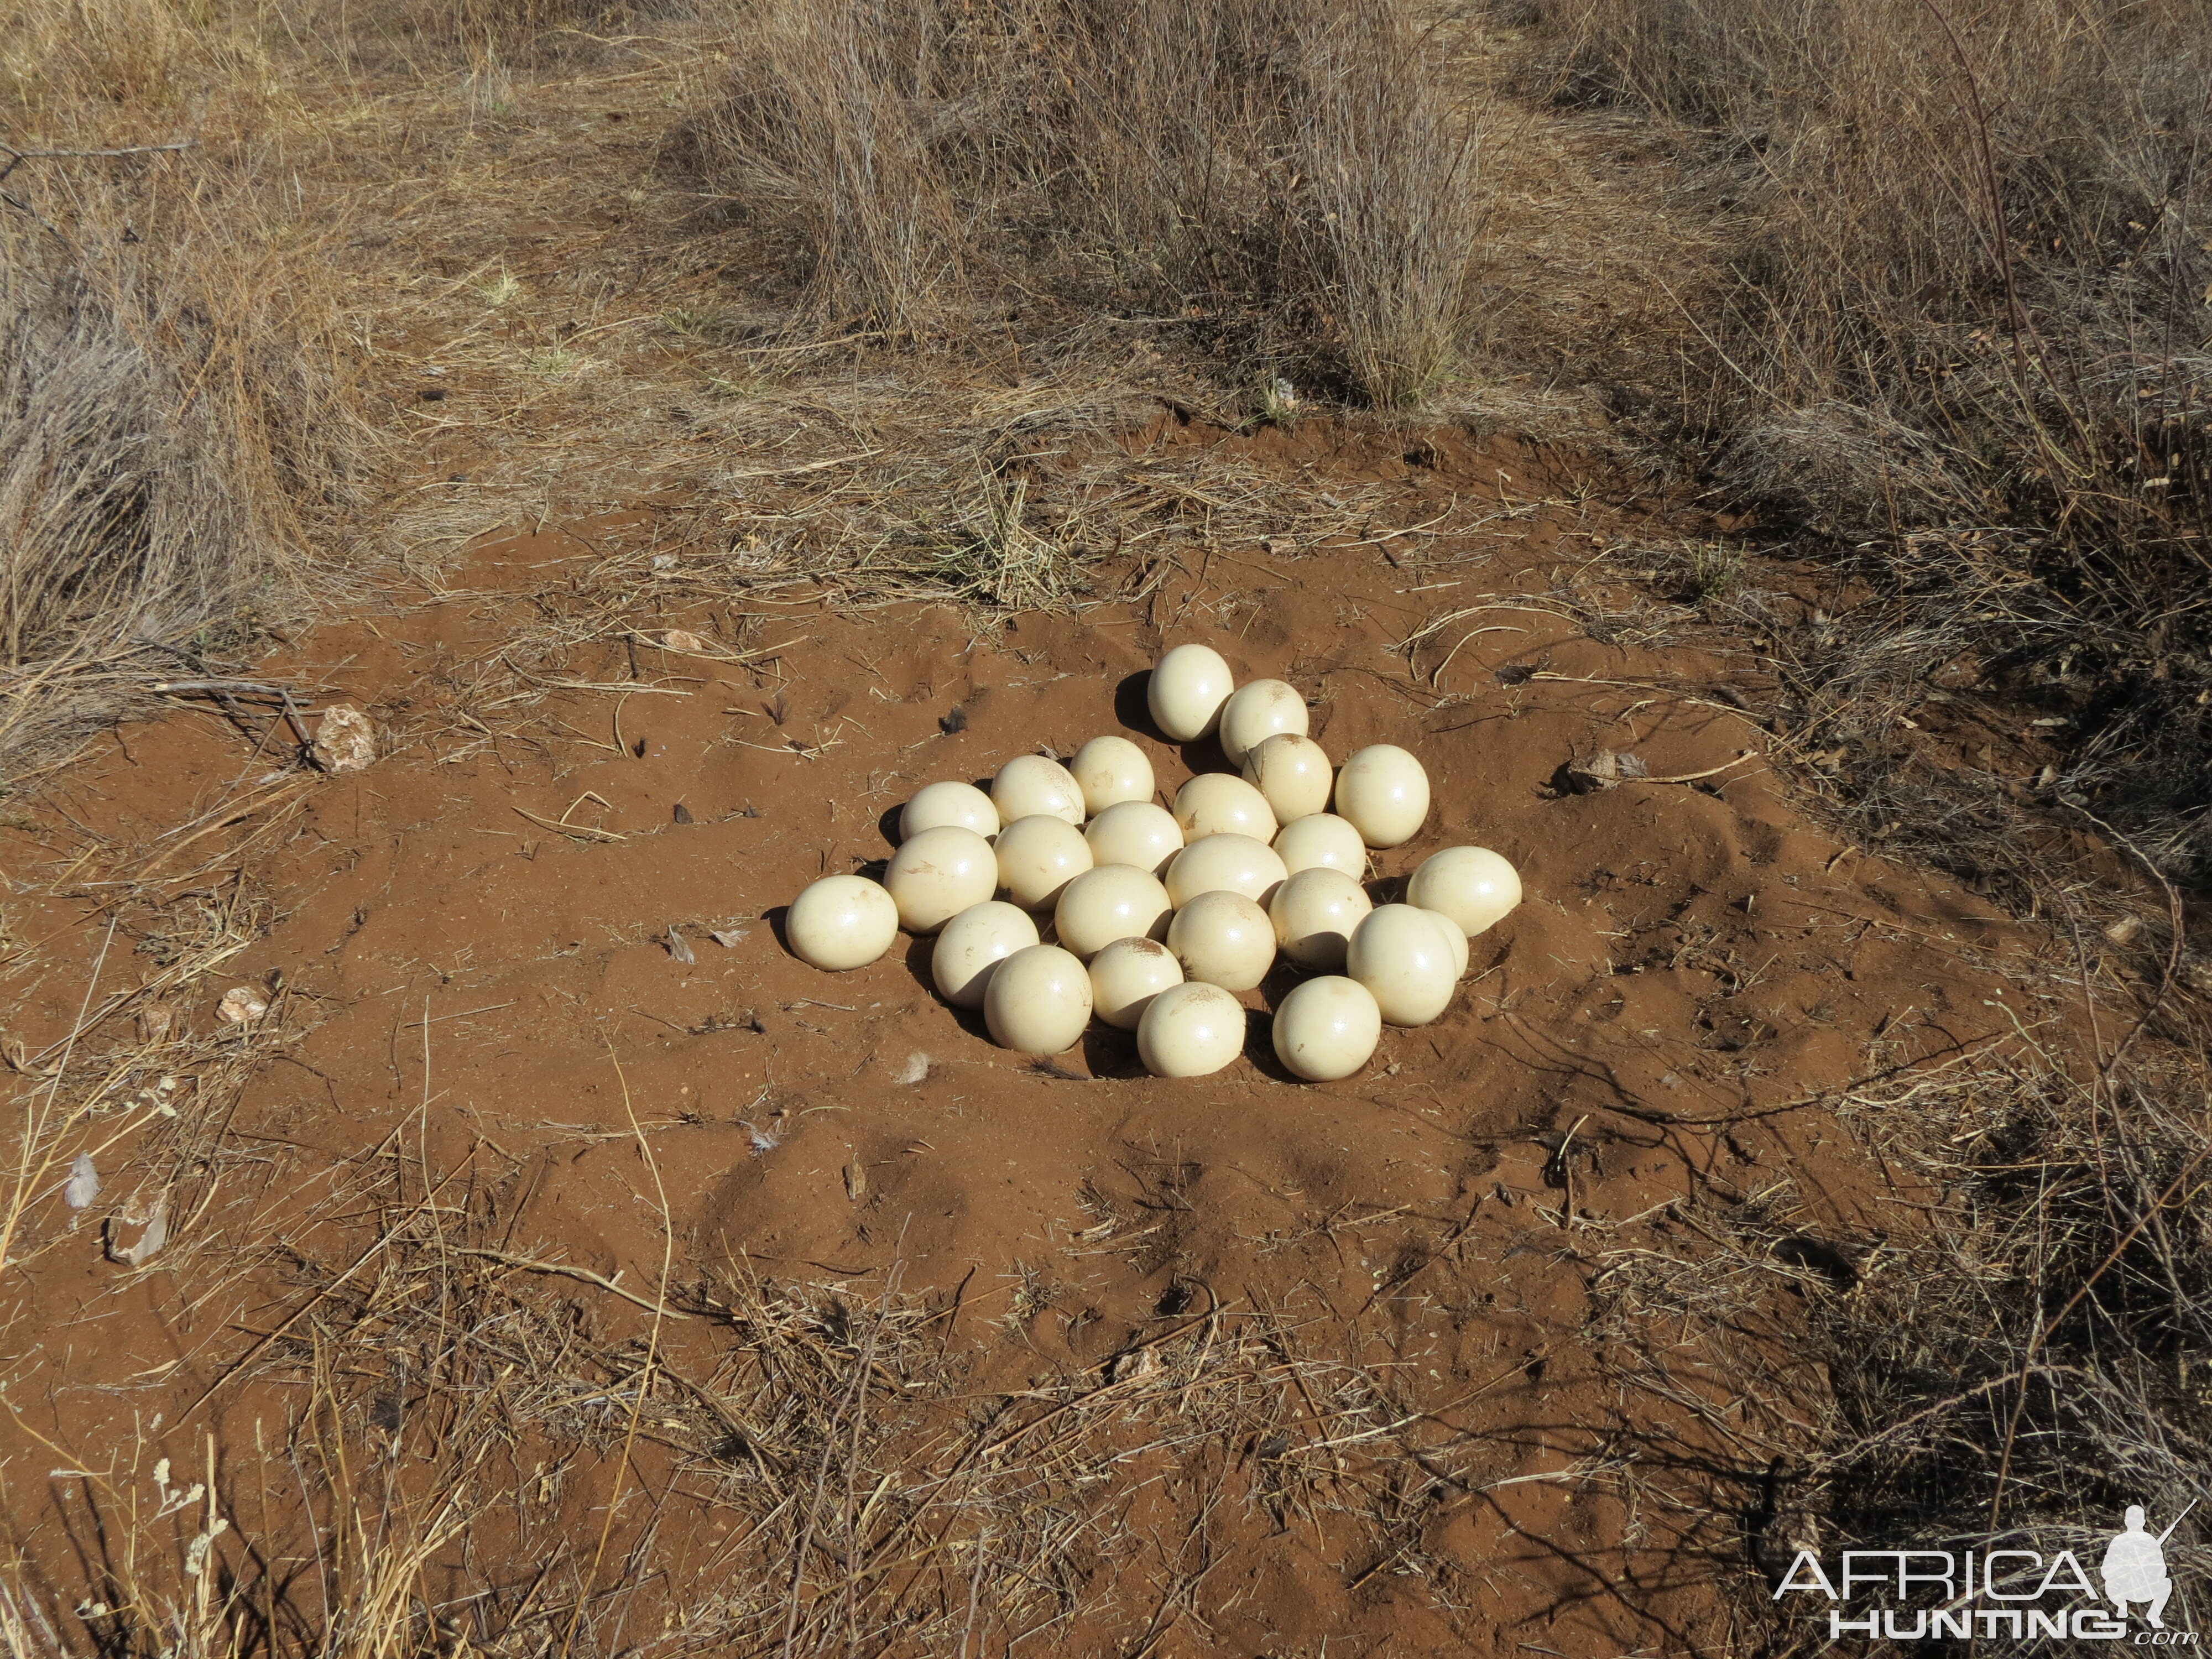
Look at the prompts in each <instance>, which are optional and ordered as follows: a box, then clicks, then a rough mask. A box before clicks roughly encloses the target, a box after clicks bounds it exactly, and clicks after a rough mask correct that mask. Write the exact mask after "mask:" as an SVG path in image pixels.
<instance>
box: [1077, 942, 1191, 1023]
mask: <svg viewBox="0 0 2212 1659" xmlns="http://www.w3.org/2000/svg"><path fill="white" fill-rule="evenodd" d="M1180 984H1182V963H1179V962H1177V961H1176V959H1175V952H1174V951H1170V950H1169V949H1168V947H1167V946H1166V945H1163V944H1161V943H1160V942H1159V941H1158V939H1115V941H1114V942H1113V943H1112V944H1111V945H1108V946H1107V947H1106V948H1105V949H1104V950H1103V951H1100V952H1099V953H1098V954H1097V956H1095V957H1091V1006H1092V1007H1093V1009H1094V1010H1095V1011H1096V1012H1097V1015H1098V1018H1101V1019H1103V1020H1104V1021H1105V1022H1106V1023H1107V1024H1109V1025H1111V1026H1112V1027H1114V1029H1115V1030H1117V1031H1133V1030H1136V1029H1137V1022H1138V1021H1139V1020H1140V1019H1142V1018H1144V1015H1145V1006H1146V1004H1147V1003H1149V1002H1150V1001H1152V999H1153V998H1154V997H1156V996H1158V994H1160V993H1161V992H1163V991H1164V990H1166V989H1167V988H1168V987H1170V985H1180Z"/></svg>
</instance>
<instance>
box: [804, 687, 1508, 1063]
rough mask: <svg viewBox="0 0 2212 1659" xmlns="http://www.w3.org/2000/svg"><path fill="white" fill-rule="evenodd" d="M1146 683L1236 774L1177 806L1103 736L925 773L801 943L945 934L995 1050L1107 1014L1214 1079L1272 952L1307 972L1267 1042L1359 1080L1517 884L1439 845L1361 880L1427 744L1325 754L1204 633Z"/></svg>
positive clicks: (1056, 1048) (1490, 860)
mask: <svg viewBox="0 0 2212 1659" xmlns="http://www.w3.org/2000/svg"><path fill="white" fill-rule="evenodd" d="M1146 703H1147V706H1148V708H1149V710H1150V712H1151V714H1152V720H1153V723H1154V724H1155V725H1156V726H1158V729H1159V730H1160V732H1164V734H1165V735H1166V736H1167V737H1168V738H1170V739H1172V740H1173V741H1176V742H1177V743H1193V742H1196V741H1198V740H1200V739H1201V738H1207V737H1214V738H1218V743H1219V744H1220V749H1221V752H1222V755H1223V756H1224V757H1225V758H1226V759H1227V760H1228V762H1229V763H1230V765H1231V767H1233V768H1236V769H1237V771H1235V772H1231V773H1224V772H1202V773H1200V774H1198V775H1195V776H1194V777H1192V778H1191V779H1190V780H1189V781H1188V782H1186V783H1184V784H1183V785H1182V787H1180V788H1178V789H1177V790H1176V793H1175V796H1174V800H1173V803H1172V806H1171V807H1168V806H1163V805H1160V804H1159V800H1158V779H1157V777H1156V775H1155V774H1154V771H1153V768H1152V760H1151V757H1149V756H1148V755H1147V754H1146V751H1145V750H1143V749H1141V748H1139V746H1138V745H1137V744H1134V743H1132V742H1130V741H1129V740H1128V739H1127V738H1122V737H1117V736H1110V735H1109V736H1102V737H1097V738H1091V740H1090V741H1089V742H1087V743H1085V744H1084V745H1083V747H1082V748H1081V749H1080V750H1078V751H1077V752H1076V754H1075V757H1073V760H1071V761H1070V762H1068V763H1066V765H1062V764H1061V763H1060V762H1058V761H1056V760H1054V759H1052V758H1050V757H1048V756H1047V755H1044V754H1033V755H1018V756H1015V757H1013V758H1012V759H1011V760H1009V761H1007V762H1006V763H1005V764H1004V765H1003V766H1001V767H1000V769H999V771H998V774H997V775H996V776H994V777H993V778H992V779H991V780H990V781H989V785H988V787H987V789H985V788H981V787H977V786H976V785H975V784H973V783H968V782H960V781H939V782H934V783H929V784H926V785H924V786H923V787H921V789H919V790H917V791H916V792H915V794H914V797H913V799H910V800H908V802H907V803H906V805H905V806H904V807H903V808H902V810H901V811H900V813H899V819H898V829H899V846H898V848H897V849H896V851H895V852H894V853H893V854H892V855H891V857H890V860H889V861H888V862H887V863H886V865H885V866H884V875H883V879H882V880H881V882H879V883H878V882H873V881H869V880H867V879H866V878H862V877H860V876H828V877H824V878H823V879H821V880H819V881H817V882H814V883H813V884H811V885H809V886H808V887H807V888H806V889H805V891H803V892H802V893H800V894H799V896H798V898H796V899H795V900H793V902H792V905H791V908H790V910H789V912H788V913H787V921H786V926H785V934H786V938H787V941H788V942H789V944H790V946H791V949H792V951H793V953H794V954H796V955H797V956H799V957H800V958H801V959H802V960H804V961H805V962H807V963H811V964H812V965H813V966H815V967H817V968H821V969H827V970H829V971H833V972H835V971H842V970H844V969H852V968H858V967H863V966H865V965H866V964H867V963H872V962H874V961H876V960H877V959H878V958H879V957H881V956H882V955H883V954H884V951H888V950H889V949H890V945H891V943H892V941H893V939H895V938H896V934H897V933H898V931H899V929H901V928H904V929H905V930H906V931H907V932H908V933H912V934H915V935H917V936H927V935H930V934H935V935H936V939H935V942H934V945H933V949H932V952H931V957H930V973H931V977H932V979H933V981H935V983H936V987H937V989H938V992H939V994H940V995H942V996H943V997H944V998H945V1000H946V1001H947V1002H948V1003H951V1005H952V1006H955V1007H958V1008H966V1009H980V1010H981V1012H982V1013H983V1016H984V1021H985V1024H987V1026H988V1028H989V1030H990V1032H991V1036H992V1037H993V1039H994V1041H996V1042H999V1043H1000V1044H1001V1045H1002V1046H1003V1047H1006V1048H1012V1049H1014V1050H1016V1051H1018V1052H1021V1053H1024V1054H1058V1053H1060V1052H1062V1051H1063V1050H1065V1049H1066V1048H1071V1047H1073V1045H1074V1044H1075V1043H1076V1042H1078V1041H1079V1040H1080V1039H1081V1037H1082V1035H1083V1032H1084V1030H1085V1027H1086V1026H1087V1025H1088V1024H1089V1023H1090V1021H1091V1018H1093V1017H1094V1016H1095V1017H1096V1018H1097V1019H1099V1020H1100V1021H1101V1022H1102V1023H1103V1024H1107V1025H1109V1026H1112V1027H1115V1028H1116V1029H1119V1030H1125V1031H1132V1032H1134V1033H1135V1035H1136V1039H1137V1048H1138V1053H1139V1057H1140V1058H1141V1059H1142V1060H1143V1061H1144V1064H1145V1066H1146V1069H1147V1070H1149V1071H1151V1072H1152V1073H1154V1074H1155V1075H1158V1076H1161V1077H1200V1076H1205V1075H1207V1074H1209V1073H1213V1072H1217V1071H1218V1070H1220V1069H1221V1068H1222V1067H1223V1066H1227V1065H1228V1064H1230V1062H1231V1061H1232V1060H1235V1059H1236V1058H1237V1056H1238V1055H1239V1054H1242V1053H1243V1049H1244V1044H1245V1040H1246V1027H1247V1023H1248V1018H1247V1013H1246V1011H1245V1008H1244V1006H1243V1003H1242V1002H1241V1001H1239V1000H1238V999H1237V993H1239V992H1243V991H1246V990H1249V989H1252V988H1254V987H1256V986H1258V985H1259V984H1260V982H1261V981H1262V980H1263V979H1264V978H1266V976H1267V974H1268V973H1269V972H1270V971H1272V970H1273V967H1274V964H1275V962H1276V959H1277V957H1278V956H1281V957H1284V958H1285V959H1287V961H1288V962H1289V963H1291V965H1292V966H1293V967H1294V968H1296V969H1298V970H1300V971H1301V972H1303V973H1304V974H1306V975H1311V977H1307V978H1304V979H1301V980H1300V981H1299V982H1298V983H1297V984H1296V985H1294V986H1292V987H1291V988H1290V989H1289V991H1288V992H1286V993H1285V995H1284V996H1283V997H1282V999H1281V1000H1280V1002H1279V1004H1278V1006H1277V1007H1276V1010H1275V1015H1274V1019H1273V1031H1272V1041H1273V1047H1274V1050H1275V1054H1276V1056H1277V1058H1278V1059H1279V1060H1281V1062H1282V1063H1283V1065H1284V1066H1286V1067H1287V1068H1288V1069H1289V1070H1290V1071H1291V1072H1292V1073H1295V1074H1297V1076H1298V1077H1300V1078H1304V1079H1308V1080H1310V1081H1316V1082H1325V1081H1329V1080H1332V1079H1338V1078H1344V1077H1349V1076H1351V1075H1352V1073H1355V1072H1357V1071H1358V1069H1359V1068H1360V1067H1361V1066H1364V1065H1365V1064H1366V1063H1367V1061H1368V1060H1369V1059H1370V1057H1371V1056H1372V1054H1373V1053H1374V1051H1375V1048H1376V1043H1377V1042H1378V1041H1379V1040H1380V1037H1381V1034H1382V1029H1383V1026H1384V1025H1385V1024H1391V1025H1400V1026H1411V1025H1421V1024H1427V1023H1428V1022H1429V1021H1430V1020H1432V1019H1434V1018H1437V1016H1438V1015H1439V1014H1441V1013H1442V1012H1443V1010H1444V1009H1445V1008H1446V1007H1447V1006H1449V1003H1450V1000H1451V998H1452V994H1453V992H1454V989H1455V986H1456V984H1457V982H1458V981H1459V979H1460V978H1461V977H1462V975H1464V974H1465V973H1466V971H1467V965H1468V940H1469V939H1472V938H1473V937H1474V936H1475V935H1476V934H1479V933H1484V932H1486V931H1487V930H1488V929H1489V928H1491V927H1494V926H1496V925H1497V923H1498V921H1500V920H1501V919H1502V918H1503V917H1504V916H1505V915H1507V914H1509V913H1510V911H1511V910H1512V909H1513V908H1514V907H1515V906H1516V905H1517V904H1519V902H1521V897H1522V887H1521V878H1520V875H1519V873H1518V872H1516V870H1515V869H1514V867H1513V866H1512V864H1511V863H1510V861H1509V860H1506V859H1505V858H1504V857H1503V856H1501V855H1500V854H1497V853H1494V852H1492V851H1491V850H1489V849H1488V848H1480V847H1447V848H1443V849H1441V850H1440V851H1438V852H1436V853H1433V854H1430V855H1429V857H1428V858H1426V859H1425V860H1423V862H1422V863H1421V865H1420V866H1419V868H1417V869H1416V870H1415V871H1414V872H1413V875H1412V877H1411V878H1409V879H1408V881H1407V885H1406V902H1403V903H1397V904H1383V905H1380V906H1378V905H1376V904H1375V903H1374V902H1372V901H1371V900H1370V898H1369V896H1368V894H1367V891H1366V890H1365V888H1364V886H1363V885H1362V881H1363V878H1364V877H1365V875H1366V872H1367V867H1368V858H1369V849H1370V848H1393V847H1398V846H1402V845H1403V844H1404V843H1405V842H1408V841H1410V840H1412V839H1413V837H1414V836H1416V835H1418V834H1419V832H1420V829H1421V827H1422V825H1423V824H1424V823H1425V822H1426V821H1427V817H1428V813H1429V807H1430V805H1431V791H1430V784H1429V778H1428V773H1427V771H1426V769H1425V768H1424V767H1423V766H1422V765H1421V763H1420V762H1419V759H1417V758H1416V757H1414V756H1413V754H1411V753H1409V752H1408V751H1407V750H1404V749H1401V748H1400V747H1399V746H1398V745H1396V744H1370V745H1369V746H1367V747H1366V748H1364V749H1361V750H1358V752H1357V753H1355V754H1353V755H1352V756H1351V757H1349V758H1348V759H1347V760H1346V762H1345V763H1344V765H1343V766H1342V767H1341V768H1340V769H1333V768H1332V767H1331V766H1330V764H1329V759H1328V753H1327V751H1325V750H1323V749H1322V746H1321V744H1318V743H1316V741H1314V739H1313V738H1311V737H1310V735H1308V725H1309V717H1308V711H1307V708H1306V703H1305V700H1304V697H1303V696H1300V695H1299V693H1298V692H1297V690H1296V689H1295V688H1294V687H1292V686H1291V685H1290V684H1287V683H1285V682H1284V681H1281V680H1270V679H1259V680H1253V681H1251V682H1249V683H1248V684H1244V685H1243V686H1239V685H1237V683H1236V679H1235V676H1234V675H1233V674H1232V673H1231V671H1230V668H1229V665H1228V664H1227V663H1226V662H1225V661H1224V660H1223V659H1222V658H1221V656H1220V654H1219V653H1218V652H1216V651H1214V650H1212V648H1211V647H1206V646H1202V645H1195V644H1190V645H1181V646H1177V647H1175V648H1174V649H1173V650H1171V651H1170V652H1168V653H1166V654H1165V655H1164V656H1163V657H1162V658H1161V659H1160V660H1159V661H1158V664H1156V665H1154V667H1153V670H1152V675H1151V677H1150V679H1149V682H1148V684H1147V687H1146ZM1047 918H1048V919H1049V921H1048V922H1047V921H1046V919H1047ZM1046 926H1049V927H1050V929H1051V932H1050V934H1049V935H1046V934H1044V933H1042V928H1043V927H1046Z"/></svg>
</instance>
